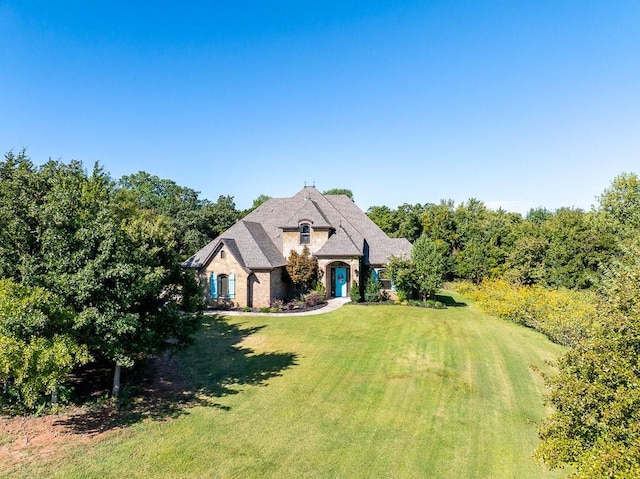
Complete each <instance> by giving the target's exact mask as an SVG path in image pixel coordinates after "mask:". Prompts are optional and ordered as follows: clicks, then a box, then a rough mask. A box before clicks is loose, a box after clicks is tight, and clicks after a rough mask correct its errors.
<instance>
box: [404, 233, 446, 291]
mask: <svg viewBox="0 0 640 479" xmlns="http://www.w3.org/2000/svg"><path fill="white" fill-rule="evenodd" d="M411 260H412V262H413V265H414V267H415V274H416V279H417V289H418V291H419V292H420V295H421V296H422V298H423V299H427V298H431V299H433V298H434V297H435V294H436V290H437V289H438V288H440V287H441V286H442V284H443V283H444V275H445V273H446V270H447V269H446V252H445V250H444V249H443V248H439V247H438V244H436V242H435V241H433V240H431V238H429V237H428V236H426V235H422V236H421V237H420V238H418V239H417V240H416V242H415V243H414V244H413V249H412V251H411Z"/></svg>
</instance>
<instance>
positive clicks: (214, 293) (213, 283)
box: [209, 273, 218, 299]
mask: <svg viewBox="0 0 640 479" xmlns="http://www.w3.org/2000/svg"><path fill="white" fill-rule="evenodd" d="M209 287H210V291H211V299H218V277H217V276H216V274H215V273H211V277H210V278H209Z"/></svg>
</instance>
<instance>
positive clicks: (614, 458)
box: [537, 244, 640, 479]
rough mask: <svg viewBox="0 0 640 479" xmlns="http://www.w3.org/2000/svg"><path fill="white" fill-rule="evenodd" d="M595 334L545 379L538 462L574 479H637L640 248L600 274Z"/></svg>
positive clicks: (639, 451) (639, 471) (639, 469)
mask: <svg viewBox="0 0 640 479" xmlns="http://www.w3.org/2000/svg"><path fill="white" fill-rule="evenodd" d="M603 284H604V285H605V287H604V298H605V299H604V300H603V301H602V304H601V307H600V311H601V317H600V321H599V327H596V328H594V329H593V331H591V334H590V335H589V337H588V338H587V339H585V340H583V341H582V342H580V343H578V344H577V345H576V346H575V347H574V348H573V349H571V350H569V351H568V352H567V353H566V354H565V355H564V356H563V357H562V358H561V359H560V360H559V363H558V367H559V374H558V375H557V376H553V377H551V378H548V379H547V381H548V384H549V387H550V394H549V397H548V400H549V403H550V405H552V406H553V407H554V413H553V414H552V415H551V416H550V417H549V418H548V419H547V420H546V421H545V422H544V424H543V425H542V426H541V428H540V437H541V438H542V443H541V445H540V446H539V447H538V449H537V456H538V457H540V458H541V459H543V460H544V461H545V462H546V463H547V464H548V465H549V466H551V467H558V466H564V465H570V466H573V467H574V468H575V470H576V473H575V474H574V475H573V477H575V478H579V479H599V478H603V477H607V478H620V479H623V478H624V479H627V478H635V477H640V359H639V355H638V352H639V351H640V299H639V298H640V247H638V245H637V244H636V245H634V246H633V247H631V248H630V249H629V250H628V253H627V254H626V255H625V256H624V257H623V260H622V261H620V262H618V263H617V264H614V265H613V266H612V267H611V268H609V269H608V271H607V273H606V274H605V281H604V282H603Z"/></svg>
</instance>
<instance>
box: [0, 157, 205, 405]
mask: <svg viewBox="0 0 640 479" xmlns="http://www.w3.org/2000/svg"><path fill="white" fill-rule="evenodd" d="M5 158H6V161H4V162H2V163H0V172H1V173H0V174H1V175H2V176H1V177H0V179H1V181H0V197H2V198H3V199H6V200H7V203H8V204H10V205H12V206H15V208H12V209H5V208H3V209H2V210H1V211H0V214H1V215H2V216H3V218H2V219H3V221H5V220H6V221H7V224H9V225H12V227H13V226H15V228H16V230H17V231H18V232H19V233H20V234H15V232H9V233H6V232H5V233H4V235H3V240H5V241H6V243H4V244H3V248H2V249H0V265H2V268H3V271H2V275H3V276H5V277H10V278H13V279H14V280H15V281H17V282H19V283H21V284H24V285H25V286H32V287H39V288H43V289H44V290H46V291H50V292H52V293H53V294H55V295H57V296H59V297H60V298H62V301H63V302H64V304H65V306H67V307H70V308H71V309H72V310H73V311H74V314H75V315H76V317H77V320H76V321H75V323H74V326H73V328H71V329H69V328H66V329H63V330H61V331H60V333H61V334H66V335H68V336H69V337H71V338H72V339H73V340H75V341H76V342H77V343H78V344H80V345H84V346H87V347H88V348H89V351H90V353H91V354H92V355H93V356H95V357H98V358H107V359H109V360H111V361H113V363H114V365H115V374H114V378H115V379H116V381H115V383H116V384H114V386H115V387H114V392H117V390H118V387H117V386H118V385H117V378H118V377H119V372H120V368H121V367H122V366H127V365H131V364H132V363H133V362H134V361H135V360H136V359H137V358H139V357H140V356H141V355H144V354H147V353H150V352H158V351H160V350H162V349H166V348H167V347H169V344H168V343H167V340H168V339H172V338H173V339H175V340H176V341H172V344H174V343H180V344H185V343H186V342H187V341H188V339H189V338H190V336H191V334H192V333H193V332H194V331H195V328H196V326H197V319H196V318H195V317H193V316H192V315H188V314H179V310H181V309H182V310H187V311H192V310H194V309H197V308H198V307H199V305H200V300H199V292H198V290H197V288H196V287H195V280H194V278H193V277H192V276H191V275H190V274H189V273H188V272H186V271H183V270H182V269H181V268H180V266H179V263H180V256H179V254H178V252H177V251H176V240H175V238H176V229H175V223H174V222H172V220H171V218H169V217H168V216H167V215H165V214H163V213H161V212H159V211H158V208H155V209H154V208H150V207H148V205H145V206H144V207H143V206H141V203H140V195H138V194H136V193H134V192H132V191H131V190H129V189H127V188H117V187H116V185H115V183H114V182H113V181H112V180H111V179H110V177H109V176H108V175H107V174H105V173H104V172H103V171H102V169H101V168H100V167H99V166H98V165H96V166H95V167H94V169H93V172H92V173H91V174H90V175H88V174H87V173H86V171H85V170H84V168H83V167H82V164H81V163H80V162H70V163H68V164H64V163H61V162H56V161H51V160H50V161H48V162H47V163H45V164H44V165H42V166H41V167H38V168H36V167H34V166H33V164H32V163H31V162H30V160H29V159H28V158H27V157H26V155H25V154H24V153H22V154H20V155H17V156H16V155H13V154H7V155H6V156H5ZM18 187H19V188H20V191H18ZM23 197H24V198H30V201H29V202H27V204H28V208H25V207H20V205H19V202H20V201H22V199H23ZM23 236H24V237H23Z"/></svg>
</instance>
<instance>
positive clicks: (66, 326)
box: [0, 279, 89, 413]
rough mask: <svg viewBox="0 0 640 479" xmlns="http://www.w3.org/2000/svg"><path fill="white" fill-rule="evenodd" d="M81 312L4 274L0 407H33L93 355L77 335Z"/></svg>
mask: <svg viewBox="0 0 640 479" xmlns="http://www.w3.org/2000/svg"><path fill="white" fill-rule="evenodd" d="M75 320H76V315H75V314H74V313H73V311H71V310H70V309H69V308H67V307H65V306H64V305H63V302H62V299H61V298H59V297H58V296H56V295H54V294H52V293H50V292H48V291H46V290H43V289H42V288H35V287H29V286H25V285H22V284H19V283H16V282H14V281H13V280H12V279H0V383H2V388H0V410H2V411H3V412H5V413H6V412H10V411H11V410H17V411H21V410H22V409H23V408H26V409H27V410H32V409H33V408H34V406H35V405H36V403H37V402H39V401H42V400H43V397H44V396H45V395H50V397H51V402H52V403H55V402H56V401H57V398H56V396H57V392H58V390H59V388H60V386H61V385H62V384H63V383H64V382H65V381H66V379H67V375H68V374H69V372H70V371H71V370H72V368H73V367H74V366H77V365H80V364H84V363H86V362H88V360H89V353H88V349H87V347H86V346H85V345H81V344H78V342H77V341H76V340H75V339H74V338H73V335H72V333H73V330H74V326H75Z"/></svg>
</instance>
